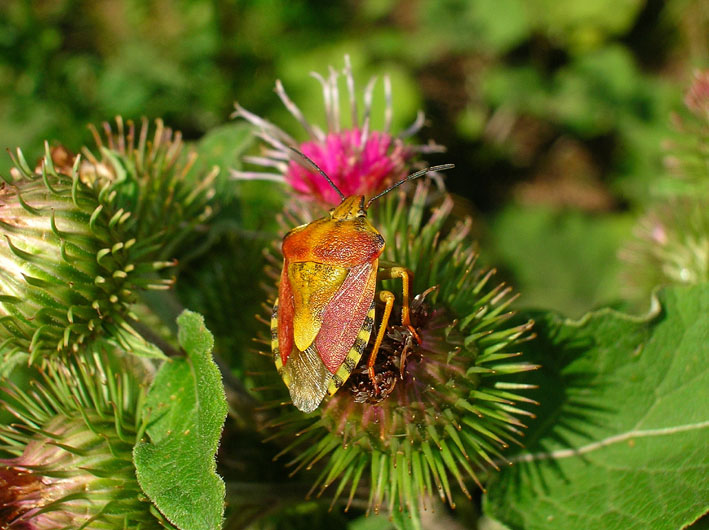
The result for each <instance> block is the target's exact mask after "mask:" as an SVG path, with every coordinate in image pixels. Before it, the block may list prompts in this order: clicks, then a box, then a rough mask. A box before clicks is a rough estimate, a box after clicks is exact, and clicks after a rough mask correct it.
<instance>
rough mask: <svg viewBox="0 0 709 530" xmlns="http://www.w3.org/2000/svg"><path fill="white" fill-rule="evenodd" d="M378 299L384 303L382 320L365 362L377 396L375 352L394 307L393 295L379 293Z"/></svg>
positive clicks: (384, 292) (377, 350)
mask: <svg viewBox="0 0 709 530" xmlns="http://www.w3.org/2000/svg"><path fill="white" fill-rule="evenodd" d="M379 299H380V300H381V301H382V302H384V314H383V315H382V320H381V322H379V329H378V330H377V338H376V339H375V341H374V346H373V347H372V353H370V354H369V361H368V362H367V368H368V371H369V379H370V380H371V381H372V385H373V386H374V392H375V394H379V387H378V386H377V380H376V378H375V374H374V363H375V362H376V360H377V352H379V347H380V346H381V345H382V341H383V340H384V335H385V334H386V331H387V325H388V324H389V317H390V316H391V309H392V307H394V294H393V293H391V292H389V291H379Z"/></svg>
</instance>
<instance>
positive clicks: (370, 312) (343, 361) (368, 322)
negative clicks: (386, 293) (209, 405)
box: [271, 260, 377, 412]
mask: <svg viewBox="0 0 709 530" xmlns="http://www.w3.org/2000/svg"><path fill="white" fill-rule="evenodd" d="M376 279H377V263H376V260H375V262H374V263H367V264H364V265H361V266H358V267H353V268H352V269H351V270H350V271H349V273H348V274H347V277H346V279H345V280H344V282H343V283H342V284H341V287H340V288H339V290H338V291H337V293H336V294H335V295H334V296H333V297H332V298H331V300H330V301H329V303H328V304H327V305H326V306H325V307H324V310H323V311H322V315H321V318H320V319H319V321H320V326H319V328H318V329H319V333H318V334H317V336H316V338H315V341H314V342H313V343H312V344H310V345H309V346H308V347H307V348H306V349H305V350H300V349H298V347H297V345H296V342H295V341H294V340H288V339H287V338H283V337H281V333H282V332H283V330H287V329H288V327H287V325H284V324H282V320H284V316H283V314H282V311H283V310H284V309H283V308H284V307H285V308H287V307H288V303H287V302H285V303H284V301H283V300H281V299H279V300H276V304H275V305H274V310H273V316H272V318H271V336H272V339H271V340H272V348H273V352H274V356H275V363H276V368H277V369H278V372H279V374H280V375H281V378H282V379H283V381H284V382H285V384H286V386H287V387H288V390H289V391H290V395H291V399H292V400H293V404H294V405H295V406H296V407H297V408H298V409H300V410H302V411H303V412H311V411H313V410H315V409H316V408H317V407H318V406H319V405H320V402H321V401H322V400H323V398H324V397H325V394H327V393H328V392H329V393H330V394H334V393H335V392H336V391H337V389H338V388H340V387H341V386H342V384H343V383H344V381H345V380H346V379H347V378H348V377H349V374H350V372H352V370H353V369H354V367H355V366H356V365H357V362H358V361H359V358H360V357H361V355H362V352H363V351H364V348H365V347H366V345H367V342H368V341H369V336H370V334H371V331H372V325H373V322H374V304H373V301H374V290H375V287H376ZM282 281H283V278H282ZM285 281H286V282H287V281H288V280H287V279H286V280H285ZM288 292H289V287H287V288H286V289H279V293H281V294H285V295H287V294H288ZM283 344H286V345H290V348H291V349H290V351H289V352H288V354H287V355H284V354H283V351H282V350H280V348H281V347H282V345H283Z"/></svg>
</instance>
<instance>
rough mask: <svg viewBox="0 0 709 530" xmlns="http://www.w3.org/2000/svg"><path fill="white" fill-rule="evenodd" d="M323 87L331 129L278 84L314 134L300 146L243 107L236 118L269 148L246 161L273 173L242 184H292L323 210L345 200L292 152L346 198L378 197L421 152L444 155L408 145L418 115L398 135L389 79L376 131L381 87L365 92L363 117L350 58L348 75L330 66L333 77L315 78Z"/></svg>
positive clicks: (246, 174) (420, 119)
mask: <svg viewBox="0 0 709 530" xmlns="http://www.w3.org/2000/svg"><path fill="white" fill-rule="evenodd" d="M312 75H313V76H314V77H315V78H316V79H317V80H318V81H319V82H320V84H321V85H322V91H323V98H324V101H325V117H326V123H327V129H326V130H325V131H323V130H322V129H321V128H320V127H319V126H317V125H315V124H313V123H311V122H310V121H308V119H307V118H306V117H305V116H304V115H303V113H302V112H301V110H300V109H299V108H298V107H297V106H296V104H295V103H294V102H293V101H292V100H291V99H290V98H289V97H288V95H287V94H286V91H285V89H284V88H283V85H282V84H281V82H280V81H277V82H276V93H277V94H278V96H279V97H280V98H281V101H282V102H283V104H284V105H285V106H286V108H287V109H288V110H289V111H290V113H291V114H292V115H293V116H294V117H295V119H296V120H297V121H298V122H299V123H300V125H301V126H302V127H303V129H304V130H305V132H306V134H307V135H308V138H307V140H305V141H302V142H299V141H297V140H296V139H295V138H293V137H292V136H290V135H289V134H287V133H286V132H285V131H283V130H282V129H280V128H279V127H277V126H275V125H274V124H272V123H270V122H268V121H266V120H264V119H263V118H260V117H259V116H256V115H255V114H253V113H251V112H249V111H247V110H246V109H244V108H243V107H242V106H241V105H239V104H238V103H237V104H236V112H234V116H238V117H241V118H244V119H246V120H248V121H249V122H251V123H252V124H254V125H255V126H256V127H257V129H258V132H257V135H258V136H259V137H260V138H261V139H262V140H263V141H264V142H265V144H266V146H265V148H264V150H263V155H262V156H251V157H244V160H245V161H246V162H250V163H252V164H255V165H258V166H262V167H264V168H268V169H269V171H268V172H252V171H233V172H232V173H233V175H234V176H235V177H236V178H238V179H268V180H275V181H278V182H286V183H287V184H289V185H290V186H291V187H292V189H293V190H294V191H295V192H297V193H298V194H299V195H300V196H301V197H303V198H305V199H307V200H316V201H318V202H319V203H320V204H321V205H323V204H325V205H335V204H338V203H339V196H338V195H337V193H336V192H335V191H334V190H333V189H332V188H331V187H330V186H328V184H327V182H326V181H325V180H324V179H323V178H322V177H321V176H320V175H319V174H318V172H317V171H315V170H314V169H313V167H312V166H311V165H309V164H307V163H304V162H303V160H302V159H300V158H299V157H297V156H293V152H292V151H291V149H290V148H291V147H296V148H297V149H298V150H299V151H301V152H302V153H304V154H305V155H306V156H307V157H308V158H310V159H311V160H312V161H313V162H314V163H315V164H317V166H318V167H320V168H321V169H322V170H323V171H324V172H325V173H327V174H328V175H329V176H330V178H331V179H332V181H333V182H334V183H335V185H336V186H337V187H338V188H339V189H340V190H341V191H342V192H343V193H344V194H345V195H346V196H349V195H369V196H371V195H375V194H376V193H378V192H380V191H381V190H383V189H385V188H386V187H387V186H388V185H390V184H392V183H393V182H395V181H398V180H399V179H401V178H402V177H404V176H405V175H406V172H407V170H408V167H409V165H410V163H411V161H412V159H413V157H414V156H415V155H416V154H417V153H421V152H435V151H441V150H443V148H442V147H441V146H439V145H436V144H435V143H432V142H431V143H429V144H427V145H411V144H406V143H404V140H405V139H406V138H408V137H410V136H412V135H414V134H416V133H417V132H418V131H419V130H420V129H421V127H422V126H423V124H424V115H423V113H422V112H419V113H418V116H417V118H416V121H415V122H414V123H413V124H412V125H411V127H409V128H408V129H406V130H405V131H403V132H401V133H399V134H398V135H394V134H393V133H392V132H391V123H392V93H391V82H390V80H389V78H388V77H384V94H385V99H386V111H385V119H384V122H385V125H384V129H383V130H372V128H371V124H370V120H371V116H370V115H371V110H372V95H373V91H374V88H375V84H376V78H373V79H371V80H370V81H369V83H368V84H367V86H366V88H365V90H364V110H363V113H362V114H361V115H360V112H359V106H358V102H357V98H358V96H357V92H356V90H355V82H354V79H353V76H352V68H351V65H350V61H349V57H347V56H345V69H344V71H343V72H342V74H340V73H338V72H337V71H336V70H335V69H334V68H332V67H330V73H329V75H328V76H327V77H323V76H321V75H320V74H318V73H313V74H312ZM343 76H344V80H345V85H346V90H347V96H348V101H349V109H346V111H349V114H350V116H351V123H350V124H349V125H348V126H347V127H345V126H343V125H342V120H341V109H340V96H339V93H340V88H341V86H340V79H341V78H342V77H343Z"/></svg>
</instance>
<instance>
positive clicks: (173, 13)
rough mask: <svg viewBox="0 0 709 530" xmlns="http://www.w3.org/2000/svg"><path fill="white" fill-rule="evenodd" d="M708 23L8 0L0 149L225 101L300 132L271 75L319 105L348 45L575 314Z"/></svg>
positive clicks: (696, 3) (397, 111) (508, 273)
mask: <svg viewBox="0 0 709 530" xmlns="http://www.w3.org/2000/svg"><path fill="white" fill-rule="evenodd" d="M708 35H709V2H707V1H706V0H670V1H667V2H662V1H659V0H648V1H642V0H586V1H574V2H556V1H551V0H474V1H463V0H418V1H402V0H362V1H355V0H350V1H347V2H330V1H314V2H304V1H293V0H290V1H286V0H253V1H248V2H233V1H226V0H190V1H187V0H185V1H181V2H180V1H168V0H162V1H150V0H148V1H145V0H140V1H138V0H122V1H117V0H111V1H109V0H106V1H77V0H47V1H27V0H25V1H22V0H4V1H3V2H2V3H0V146H2V147H3V148H5V147H7V148H14V147H15V146H21V147H23V149H24V150H25V151H26V153H27V154H28V157H29V158H36V157H38V156H39V155H40V153H41V144H42V141H43V140H44V139H49V140H52V141H61V143H63V144H65V145H66V146H68V147H69V148H70V149H73V150H77V149H78V148H79V146H80V145H82V144H83V143H85V142H87V141H89V138H90V136H89V133H88V130H87V128H86V124H87V123H90V122H93V123H97V122H101V121H103V120H108V119H111V118H113V117H114V116H115V115H118V114H121V115H123V116H124V117H126V118H134V119H135V118H139V117H141V116H147V117H149V118H155V117H163V118H164V119H165V121H166V123H167V124H168V125H170V126H172V127H174V128H177V129H180V130H182V131H183V132H184V134H185V137H186V138H188V139H190V140H198V139H200V138H202V137H203V136H204V135H205V134H207V133H210V135H212V136H211V137H213V135H214V134H217V133H215V132H214V131H215V130H216V131H217V132H218V133H222V134H226V135H227V136H226V138H229V136H228V134H229V131H230V130H231V129H232V128H233V127H234V125H229V123H230V121H229V118H228V116H229V114H230V113H231V111H232V109H233V102H234V101H235V100H238V101H239V102H240V103H241V104H242V105H243V106H244V107H246V108H247V109H249V110H251V111H253V112H255V113H257V114H259V115H262V116H266V117H268V119H270V120H271V121H274V122H276V123H278V124H279V125H283V126H284V127H285V128H286V129H289V130H291V131H293V132H298V130H297V128H296V127H294V125H295V124H294V123H293V120H292V118H291V117H290V116H289V115H288V114H287V112H286V111H285V109H284V108H283V107H282V105H281V104H280V102H279V100H278V98H277V97H276V95H275V94H274V92H273V85H274V81H275V79H281V80H282V81H283V83H284V85H285V87H286V89H287V91H288V93H289V94H290V96H291V97H292V98H293V99H294V100H295V101H296V102H297V103H298V104H299V105H300V106H301V108H302V109H303V110H304V111H305V113H306V115H307V116H308V117H310V118H312V119H314V120H315V121H317V120H318V119H320V118H322V93H321V90H320V87H319V85H318V83H317V81H315V80H314V79H312V78H311V77H310V76H309V72H310V71H311V70H316V71H319V72H325V70H326V65H328V64H331V65H333V66H335V67H337V68H341V67H342V66H343V56H344V54H345V53H348V54H350V55H351V57H352V62H353V66H354V70H355V76H356V79H357V82H358V84H359V87H360V88H363V86H364V84H365V83H366V80H367V78H368V77H369V76H370V75H381V74H382V73H384V72H388V73H389V74H390V75H391V76H392V82H393V91H394V107H395V108H394V118H395V127H396V128H398V129H401V128H403V127H406V126H407V125H408V124H410V123H411V122H412V121H413V119H414V117H415V114H416V110H417V109H419V108H421V109H423V110H424V111H425V112H426V115H427V117H428V119H429V120H428V126H427V127H426V128H424V130H423V131H422V133H421V135H420V138H419V139H420V140H422V141H426V140H428V139H429V138H433V139H435V140H436V141H437V142H438V143H442V144H444V145H446V146H447V147H448V153H446V154H439V155H435V156H433V155H432V156H430V157H428V158H427V160H428V161H429V162H431V163H445V162H454V163H455V164H456V166H457V168H456V169H455V171H453V172H451V173H450V174H449V175H447V183H448V186H449V188H450V189H451V190H452V191H453V192H454V193H456V195H457V196H459V209H460V210H461V211H462V212H466V213H469V214H472V215H473V216H474V219H475V220H476V226H477V230H476V235H477V236H478V237H479V238H480V239H481V249H482V253H483V258H484V261H485V262H486V263H489V264H495V265H496V266H498V267H499V268H500V270H501V272H502V273H503V275H504V276H505V277H507V278H508V279H510V280H511V281H512V282H513V283H514V284H515V285H516V286H517V287H518V288H519V289H520V290H521V291H522V293H523V297H522V298H521V302H520V303H522V304H523V305H525V306H537V307H544V308H555V309H559V310H561V311H565V312H566V313H568V314H570V315H574V316H577V315H579V314H581V313H582V312H584V311H586V310H588V309H589V308H591V307H593V306H597V305H599V304H601V303H612V302H614V301H616V300H618V299H619V298H620V293H622V289H621V285H620V284H619V282H620V280H619V271H620V264H619V261H618V259H617V256H616V254H617V250H618V248H619V246H620V245H621V244H622V243H623V241H625V240H626V239H627V238H628V237H630V234H631V228H632V226H633V223H634V220H635V218H636V217H637V213H638V212H639V211H640V210H642V208H643V205H645V204H646V203H647V201H648V199H649V197H650V196H651V193H652V189H653V183H654V182H656V181H657V179H658V178H660V176H661V175H662V171H663V170H662V163H661V162H662V156H663V151H662V142H663V140H664V139H666V138H668V137H669V136H670V135H671V134H672V128H671V126H670V115H671V112H673V111H676V110H679V109H681V103H682V94H683V90H684V89H685V88H686V87H687V85H688V84H689V82H690V80H691V74H692V72H693V70H694V69H695V68H701V67H706V66H707V65H708V63H709V43H708V41H707V40H708V38H709V37H708ZM228 162H229V160H228V159H227V161H226V162H225V163H228ZM234 163H236V162H235V161H234ZM9 167H10V161H9V157H2V158H1V159H0V171H2V172H3V173H5V174H6V173H7V171H9Z"/></svg>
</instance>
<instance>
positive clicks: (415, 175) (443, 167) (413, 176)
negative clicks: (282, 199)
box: [316, 164, 455, 210]
mask: <svg viewBox="0 0 709 530" xmlns="http://www.w3.org/2000/svg"><path fill="white" fill-rule="evenodd" d="M316 167H317V166H316ZM454 167H455V165H454V164H443V165H440V166H431V167H427V168H424V169H422V170H420V171H417V172H416V173H412V174H411V175H409V176H407V177H404V178H403V179H401V180H400V181H398V182H395V183H394V184H392V185H391V186H389V187H388V188H387V189H385V190H384V191H383V192H381V193H379V194H377V195H375V196H374V197H372V198H371V199H369V200H368V201H367V205H366V206H365V208H364V209H365V210H367V209H369V207H370V205H371V204H372V203H373V202H374V201H376V200H377V199H378V198H379V197H381V196H382V195H386V194H387V193H389V192H390V191H391V190H393V189H395V188H398V187H399V186H401V185H402V184H403V183H404V182H408V181H410V180H414V179H417V178H419V177H422V176H423V175H425V174H426V173H428V172H430V171H445V170H447V169H452V168H454Z"/></svg>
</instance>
